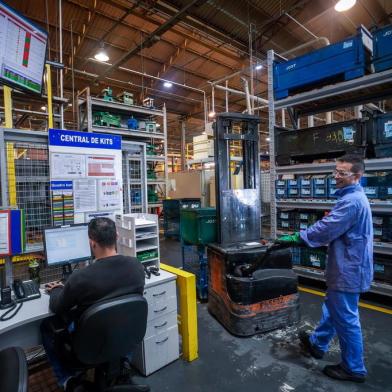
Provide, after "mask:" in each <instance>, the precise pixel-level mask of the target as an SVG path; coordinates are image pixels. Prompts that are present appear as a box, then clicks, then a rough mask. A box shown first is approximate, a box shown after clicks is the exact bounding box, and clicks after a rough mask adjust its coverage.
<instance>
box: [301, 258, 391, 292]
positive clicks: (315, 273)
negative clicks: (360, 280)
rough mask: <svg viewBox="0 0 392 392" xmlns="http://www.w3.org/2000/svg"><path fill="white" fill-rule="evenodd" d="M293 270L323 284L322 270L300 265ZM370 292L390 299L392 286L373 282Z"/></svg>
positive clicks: (323, 274)
mask: <svg viewBox="0 0 392 392" xmlns="http://www.w3.org/2000/svg"><path fill="white" fill-rule="evenodd" d="M293 269H294V271H295V272H296V273H297V274H298V275H299V276H302V277H304V278H309V279H315V280H319V281H322V282H325V272H324V271H322V270H319V269H315V268H308V267H302V266H300V265H295V266H293ZM370 292H372V293H375V294H381V295H385V296H388V297H392V285H391V284H388V283H383V282H379V281H373V282H372V284H371V288H370Z"/></svg>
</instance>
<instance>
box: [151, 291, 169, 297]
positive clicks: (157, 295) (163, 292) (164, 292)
mask: <svg viewBox="0 0 392 392" xmlns="http://www.w3.org/2000/svg"><path fill="white" fill-rule="evenodd" d="M163 294H166V290H165V291H162V292H161V293H158V294H153V295H152V296H153V297H160V296H161V295H163Z"/></svg>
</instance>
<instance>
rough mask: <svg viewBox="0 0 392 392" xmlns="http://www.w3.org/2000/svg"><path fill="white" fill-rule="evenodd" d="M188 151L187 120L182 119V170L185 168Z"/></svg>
mask: <svg viewBox="0 0 392 392" xmlns="http://www.w3.org/2000/svg"><path fill="white" fill-rule="evenodd" d="M185 165H186V151H185V120H181V170H182V171H184V170H185Z"/></svg>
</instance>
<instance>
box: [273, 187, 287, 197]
mask: <svg viewBox="0 0 392 392" xmlns="http://www.w3.org/2000/svg"><path fill="white" fill-rule="evenodd" d="M275 195H276V198H277V199H287V189H285V188H276V189H275Z"/></svg>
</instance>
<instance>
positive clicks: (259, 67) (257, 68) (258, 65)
mask: <svg viewBox="0 0 392 392" xmlns="http://www.w3.org/2000/svg"><path fill="white" fill-rule="evenodd" d="M260 69H263V64H257V65H256V67H255V70H256V71H260Z"/></svg>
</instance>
